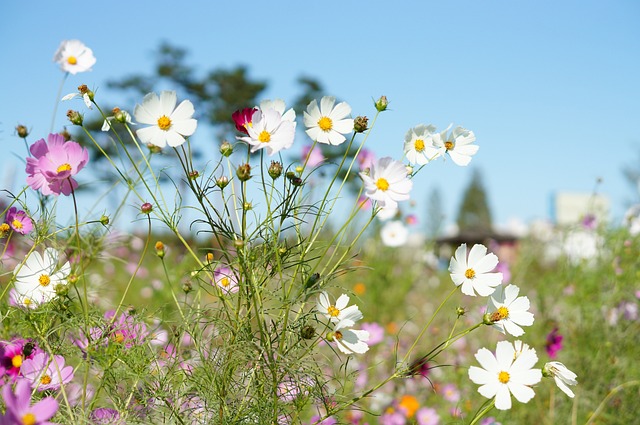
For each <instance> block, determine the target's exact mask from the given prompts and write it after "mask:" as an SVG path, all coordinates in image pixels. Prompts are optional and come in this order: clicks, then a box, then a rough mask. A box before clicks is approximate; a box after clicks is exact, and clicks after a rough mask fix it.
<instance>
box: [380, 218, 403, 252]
mask: <svg viewBox="0 0 640 425" xmlns="http://www.w3.org/2000/svg"><path fill="white" fill-rule="evenodd" d="M380 238H381V239H382V243H383V244H385V245H386V246H391V247H397V246H402V245H404V244H406V243H407V240H408V239H409V229H407V226H405V225H404V223H403V222H402V221H400V220H392V221H388V222H387V223H385V225H384V226H382V229H380Z"/></svg>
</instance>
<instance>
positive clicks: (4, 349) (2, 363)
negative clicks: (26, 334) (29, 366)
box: [0, 338, 40, 380]
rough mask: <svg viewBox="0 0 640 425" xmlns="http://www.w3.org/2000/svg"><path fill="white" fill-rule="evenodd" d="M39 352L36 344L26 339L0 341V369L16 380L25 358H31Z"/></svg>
mask: <svg viewBox="0 0 640 425" xmlns="http://www.w3.org/2000/svg"><path fill="white" fill-rule="evenodd" d="M39 352H40V349H39V348H38V346H37V345H36V344H35V343H34V342H32V341H28V340H24V339H20V338H17V339H14V340H12V341H10V342H7V341H1V342H0V371H2V372H3V373H2V374H4V375H8V376H9V377H10V378H12V380H16V379H17V378H18V376H19V375H20V369H21V367H22V364H23V362H24V361H25V360H26V359H30V358H32V357H33V356H34V355H36V354H37V353H39Z"/></svg>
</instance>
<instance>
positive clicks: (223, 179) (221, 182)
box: [216, 176, 229, 189]
mask: <svg viewBox="0 0 640 425" xmlns="http://www.w3.org/2000/svg"><path fill="white" fill-rule="evenodd" d="M228 184H229V179H228V178H227V176H220V177H218V178H217V179H216V186H218V187H219V188H220V189H224V188H225V187H227V185H228Z"/></svg>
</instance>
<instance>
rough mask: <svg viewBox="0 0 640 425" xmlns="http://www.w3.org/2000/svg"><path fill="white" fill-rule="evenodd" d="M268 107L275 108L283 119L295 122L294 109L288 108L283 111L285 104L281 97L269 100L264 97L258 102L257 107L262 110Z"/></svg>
mask: <svg viewBox="0 0 640 425" xmlns="http://www.w3.org/2000/svg"><path fill="white" fill-rule="evenodd" d="M269 108H272V109H275V110H276V111H278V112H279V113H280V115H282V119H283V120H284V121H291V122H293V123H295V122H296V111H294V110H293V108H289V110H288V111H286V112H285V109H286V106H285V103H284V100H282V99H275V100H270V99H266V100H263V101H262V102H260V107H259V109H260V110H262V111H265V110H267V109H269Z"/></svg>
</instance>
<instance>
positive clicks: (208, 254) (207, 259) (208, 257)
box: [204, 252, 213, 263]
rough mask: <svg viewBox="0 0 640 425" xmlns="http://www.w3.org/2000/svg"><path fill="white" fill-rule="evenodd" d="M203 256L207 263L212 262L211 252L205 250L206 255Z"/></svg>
mask: <svg viewBox="0 0 640 425" xmlns="http://www.w3.org/2000/svg"><path fill="white" fill-rule="evenodd" d="M204 258H205V260H206V261H207V263H212V262H213V252H207V255H205V257H204Z"/></svg>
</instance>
